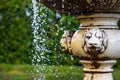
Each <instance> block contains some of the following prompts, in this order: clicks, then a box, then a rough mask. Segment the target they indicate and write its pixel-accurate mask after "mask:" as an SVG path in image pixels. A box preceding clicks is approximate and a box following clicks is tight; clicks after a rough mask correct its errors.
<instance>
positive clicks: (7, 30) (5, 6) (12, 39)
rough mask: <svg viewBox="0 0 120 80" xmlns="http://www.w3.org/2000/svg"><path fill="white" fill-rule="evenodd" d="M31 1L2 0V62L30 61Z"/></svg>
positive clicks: (0, 52)
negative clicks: (27, 13)
mask: <svg viewBox="0 0 120 80" xmlns="http://www.w3.org/2000/svg"><path fill="white" fill-rule="evenodd" d="M28 4H29V5H30V1H29V0H25V1H16V0H9V1H8V0H1V1H0V63H17V64H23V63H30V59H29V56H30V54H29V52H30V49H31V45H32V44H31V42H32V36H30V35H31V18H29V17H30V16H27V15H26V9H28V8H29V5H28Z"/></svg>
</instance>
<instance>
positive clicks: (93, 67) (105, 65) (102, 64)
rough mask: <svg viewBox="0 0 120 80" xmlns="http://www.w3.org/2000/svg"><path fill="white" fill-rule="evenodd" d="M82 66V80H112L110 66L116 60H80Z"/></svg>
mask: <svg viewBox="0 0 120 80" xmlns="http://www.w3.org/2000/svg"><path fill="white" fill-rule="evenodd" d="M80 63H81V64H83V66H84V69H83V71H84V79H83V80H113V77H112V72H113V69H112V66H113V65H114V64H115V63H116V60H105V61H98V60H95V61H94V60H80Z"/></svg>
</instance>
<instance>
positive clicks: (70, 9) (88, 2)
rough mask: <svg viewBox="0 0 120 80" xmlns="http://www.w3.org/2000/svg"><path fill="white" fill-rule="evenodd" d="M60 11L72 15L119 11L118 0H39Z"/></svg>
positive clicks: (119, 4) (119, 1)
mask: <svg viewBox="0 0 120 80" xmlns="http://www.w3.org/2000/svg"><path fill="white" fill-rule="evenodd" d="M40 2H42V3H43V4H45V5H46V6H47V7H49V8H51V9H53V10H55V11H56V12H60V13H67V14H68V13H70V14H74V15H80V14H91V13H120V0H40Z"/></svg>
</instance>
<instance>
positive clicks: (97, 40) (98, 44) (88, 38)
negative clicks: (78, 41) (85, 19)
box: [82, 28, 108, 55]
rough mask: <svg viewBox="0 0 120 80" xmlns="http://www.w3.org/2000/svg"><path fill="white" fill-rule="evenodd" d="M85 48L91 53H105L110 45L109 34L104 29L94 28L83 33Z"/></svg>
mask: <svg viewBox="0 0 120 80" xmlns="http://www.w3.org/2000/svg"><path fill="white" fill-rule="evenodd" d="M82 36H83V49H84V51H85V52H86V53H89V54H90V55H94V54H99V53H103V52H104V51H105V49H106V48H107V45H108V38H107V34H106V33H105V31H104V30H102V29H98V28H92V29H89V30H86V31H85V32H84V33H83V35H82Z"/></svg>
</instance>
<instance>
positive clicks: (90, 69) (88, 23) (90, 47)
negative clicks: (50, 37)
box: [60, 14, 120, 80]
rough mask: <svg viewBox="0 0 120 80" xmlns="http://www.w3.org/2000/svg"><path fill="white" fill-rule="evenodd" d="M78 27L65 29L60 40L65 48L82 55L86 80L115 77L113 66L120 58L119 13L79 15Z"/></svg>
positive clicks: (107, 79) (104, 79) (111, 79)
mask: <svg viewBox="0 0 120 80" xmlns="http://www.w3.org/2000/svg"><path fill="white" fill-rule="evenodd" d="M78 18H79V19H80V21H81V25H80V27H79V29H78V30H76V31H75V32H74V31H69V30H66V31H65V32H64V34H63V36H62V39H61V41H60V43H61V46H62V48H64V49H63V50H64V51H67V52H69V53H72V54H73V55H76V56H78V57H80V59H81V60H80V63H81V64H82V65H83V67H84V73H85V76H84V80H113V77H112V71H113V69H112V66H113V65H114V64H115V63H116V60H115V59H117V58H120V54H119V52H120V49H119V46H120V43H119V42H120V37H118V36H120V30H118V26H117V22H118V20H119V18H120V14H93V15H88V16H79V17H78Z"/></svg>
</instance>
